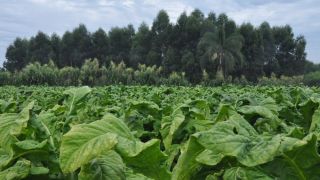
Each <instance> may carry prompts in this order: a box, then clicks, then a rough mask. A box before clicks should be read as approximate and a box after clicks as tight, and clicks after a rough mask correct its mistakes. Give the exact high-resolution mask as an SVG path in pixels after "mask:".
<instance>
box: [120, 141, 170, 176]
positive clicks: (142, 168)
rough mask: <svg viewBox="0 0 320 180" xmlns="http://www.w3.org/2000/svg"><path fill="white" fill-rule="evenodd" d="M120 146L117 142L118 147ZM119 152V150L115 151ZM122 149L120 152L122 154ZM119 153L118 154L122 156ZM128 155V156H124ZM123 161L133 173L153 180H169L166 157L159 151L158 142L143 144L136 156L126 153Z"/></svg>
mask: <svg viewBox="0 0 320 180" xmlns="http://www.w3.org/2000/svg"><path fill="white" fill-rule="evenodd" d="M119 144H121V141H119V143H118V145H119ZM117 150H118V151H119V149H117ZM123 150H124V149H122V150H121V152H123ZM121 152H119V153H120V154H122V153H121ZM125 154H128V155H129V156H127V155H125ZM125 154H123V159H124V161H125V163H126V165H127V166H128V167H130V168H132V169H133V170H134V171H135V172H138V173H141V174H143V175H145V176H147V177H150V178H152V179H155V180H169V179H170V178H171V175H170V173H169V172H168V171H167V168H166V167H165V161H166V159H167V156H166V155H165V154H164V153H162V152H161V151H160V141H159V140H156V139H153V140H150V141H148V142H146V143H143V144H141V145H140V147H139V153H137V154H136V155H135V154H133V153H128V152H126V153H125Z"/></svg>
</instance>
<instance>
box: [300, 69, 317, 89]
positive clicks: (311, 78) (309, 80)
mask: <svg viewBox="0 0 320 180" xmlns="http://www.w3.org/2000/svg"><path fill="white" fill-rule="evenodd" d="M303 82H304V84H306V85H309V86H319V85H320V71H315V72H311V73H308V74H306V75H304V78H303Z"/></svg>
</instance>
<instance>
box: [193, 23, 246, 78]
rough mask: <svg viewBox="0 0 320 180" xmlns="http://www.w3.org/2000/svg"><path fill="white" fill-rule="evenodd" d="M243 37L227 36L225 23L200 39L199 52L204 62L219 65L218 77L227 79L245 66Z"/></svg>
mask: <svg viewBox="0 0 320 180" xmlns="http://www.w3.org/2000/svg"><path fill="white" fill-rule="evenodd" d="M242 44H243V37H242V36H241V35H240V34H239V33H237V32H234V33H232V34H230V35H229V36H226V33H225V26H224V23H223V24H222V25H220V26H219V27H218V30H216V31H215V32H207V33H205V34H204V35H203V37H202V38H201V39H200V41H199V44H198V50H199V51H200V53H201V54H202V55H201V57H202V59H203V61H206V62H210V63H214V64H217V71H216V72H217V76H222V78H224V77H226V76H227V75H228V74H230V72H232V71H234V70H235V69H236V68H240V67H241V66H242V65H243V55H242V53H241V48H242Z"/></svg>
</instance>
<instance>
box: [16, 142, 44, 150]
mask: <svg viewBox="0 0 320 180" xmlns="http://www.w3.org/2000/svg"><path fill="white" fill-rule="evenodd" d="M46 144H47V140H44V141H42V142H41V143H39V142H38V141H35V140H24V141H19V142H16V143H15V145H16V147H18V148H20V149H22V150H32V149H41V148H43V147H44V146H45V145H46Z"/></svg>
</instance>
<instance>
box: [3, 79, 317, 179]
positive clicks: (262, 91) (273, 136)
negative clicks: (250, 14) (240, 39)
mask: <svg viewBox="0 0 320 180" xmlns="http://www.w3.org/2000/svg"><path fill="white" fill-rule="evenodd" d="M319 105H320V89H319V88H309V87H294V86H292V87H281V86H280V87H275V86H274V87H272V86H271V87H263V86H261V87H260V86H244V87H240V86H221V87H214V88H209V87H200V86H199V87H198V86H197V87H165V86H160V87H150V86H121V85H118V86H105V87H94V88H90V87H87V86H83V87H68V88H65V87H11V86H4V87H0V180H19V179H30V180H37V179H71V180H77V179H79V180H107V179H108V180H109V179H111V180H125V179H128V180H150V179H154V180H198V179H199V180H202V179H203V180H218V179H226V180H229V179H230V180H231V179H232V180H235V179H239V180H269V179H270V180H271V179H279V180H288V179H290V180H318V179H320V156H319V140H320V106H319Z"/></svg>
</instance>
